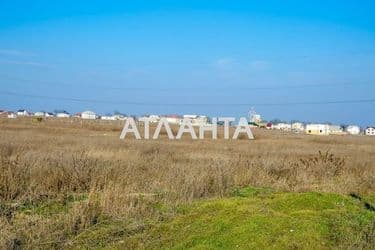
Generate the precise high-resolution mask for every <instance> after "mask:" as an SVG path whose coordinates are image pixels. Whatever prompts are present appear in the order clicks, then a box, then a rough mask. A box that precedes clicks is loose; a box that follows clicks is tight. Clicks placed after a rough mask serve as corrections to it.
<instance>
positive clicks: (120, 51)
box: [0, 0, 375, 126]
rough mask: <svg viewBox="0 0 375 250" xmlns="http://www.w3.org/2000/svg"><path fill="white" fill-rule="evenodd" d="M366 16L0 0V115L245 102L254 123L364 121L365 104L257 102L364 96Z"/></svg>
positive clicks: (335, 7) (293, 9)
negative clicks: (4, 112) (257, 119)
mask: <svg viewBox="0 0 375 250" xmlns="http://www.w3.org/2000/svg"><path fill="white" fill-rule="evenodd" d="M374 11H375V3H374V2H373V1H309V2H307V1H276V0H274V1H189V3H182V1H131V2H130V1H37V0H36V1H1V2H0V20H1V22H0V86H1V89H0V109H13V110H15V109H18V108H29V109H31V110H33V111H38V110H54V109H66V110H68V111H70V112H72V113H74V112H78V111H82V110H86V109H90V110H95V111H97V112H100V113H108V112H109V113H110V112H113V111H114V110H119V111H122V112H124V113H128V114H138V115H140V114H146V113H161V114H167V113H180V114H183V113H202V114H208V115H211V116H224V115H225V116H241V115H246V114H247V112H248V110H249V109H250V108H251V107H252V106H254V107H255V109H256V110H257V111H258V112H259V113H261V114H262V115H263V116H264V117H265V118H266V119H272V118H280V119H284V120H292V119H296V120H304V121H320V122H324V121H331V122H335V123H358V124H360V125H362V126H365V125H370V124H374V123H375V115H374V108H375V103H373V102H372V103H340V104H326V105H317V104H315V105H313V104H294V105H291V104H289V105H261V104H287V103H311V102H325V101H347V100H349V101H350V100H364V99H365V100H367V99H375V70H374V69H375V15H373V13H374ZM9 93H11V94H9ZM37 96H39V98H37ZM55 97H56V98H55ZM59 98H65V99H59ZM72 99H75V100H86V101H82V102H78V101H73V100H72ZM136 104H141V105H136ZM167 104H169V105H167ZM183 104H211V105H183ZM225 104H249V105H225Z"/></svg>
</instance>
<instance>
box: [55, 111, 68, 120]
mask: <svg viewBox="0 0 375 250" xmlns="http://www.w3.org/2000/svg"><path fill="white" fill-rule="evenodd" d="M56 117H57V118H69V117H70V114H69V113H68V112H67V111H65V110H63V111H58V112H56Z"/></svg>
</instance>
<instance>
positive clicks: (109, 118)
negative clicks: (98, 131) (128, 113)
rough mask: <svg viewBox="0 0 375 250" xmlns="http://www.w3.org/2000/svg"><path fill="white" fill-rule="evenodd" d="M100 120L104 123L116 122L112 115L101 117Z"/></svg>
mask: <svg viewBox="0 0 375 250" xmlns="http://www.w3.org/2000/svg"><path fill="white" fill-rule="evenodd" d="M100 119H101V120H105V121H116V117H115V116H114V115H102V116H101V117H100Z"/></svg>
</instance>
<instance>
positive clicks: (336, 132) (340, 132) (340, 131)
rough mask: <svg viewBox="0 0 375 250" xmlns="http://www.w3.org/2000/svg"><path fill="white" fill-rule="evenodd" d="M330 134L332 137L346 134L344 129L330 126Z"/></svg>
mask: <svg viewBox="0 0 375 250" xmlns="http://www.w3.org/2000/svg"><path fill="white" fill-rule="evenodd" d="M329 134H330V135H343V134H346V133H345V132H344V129H343V128H342V127H341V126H338V125H329Z"/></svg>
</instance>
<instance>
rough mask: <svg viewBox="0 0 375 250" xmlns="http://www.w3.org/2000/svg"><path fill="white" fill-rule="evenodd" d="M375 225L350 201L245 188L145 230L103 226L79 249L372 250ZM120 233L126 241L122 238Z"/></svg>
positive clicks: (82, 238) (81, 241)
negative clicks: (337, 249) (346, 249)
mask: <svg viewBox="0 0 375 250" xmlns="http://www.w3.org/2000/svg"><path fill="white" fill-rule="evenodd" d="M374 219H375V213H374V212H373V211H370V210H369V209H366V207H365V206H364V204H363V201H360V200H358V199H355V198H353V197H350V196H342V195H338V194H322V193H312V192H310V193H279V192H273V191H272V190H270V189H257V188H246V189H237V190H234V191H233V195H232V197H230V198H224V199H212V200H204V201H199V202H196V203H194V204H192V205H187V206H184V207H180V208H179V209H178V213H177V216H175V217H174V218H173V219H171V220H168V221H164V222H157V223H150V224H149V225H148V226H146V227H144V228H143V229H142V230H137V231H134V232H131V229H129V228H128V229H126V230H125V229H124V228H122V229H121V230H120V229H119V228H118V227H116V226H114V225H103V226H102V227H98V228H96V229H93V230H90V232H88V233H87V234H83V235H80V239H78V240H77V241H76V243H77V244H89V245H90V246H91V247H95V246H96V247H98V246H104V245H106V244H107V243H108V242H109V241H110V240H109V241H108V239H107V240H106V238H108V237H113V235H117V236H116V237H115V238H112V240H115V241H116V242H114V243H112V247H114V248H147V249H150V248H153V249H159V248H174V249H186V248H195V249H233V248H239V249H259V248H274V249H280V248H281V249H329V248H332V247H335V246H336V247H337V246H339V247H355V248H357V247H359V248H366V247H368V248H371V245H372V244H373V243H374V242H373V241H374V239H373V237H374V235H375V234H374V231H373V230H374V228H373V223H374ZM117 226H120V227H121V225H120V224H118V225H117ZM124 226H125V225H124ZM128 227H129V226H128ZM119 232H123V233H124V235H122V237H118V236H119ZM120 234H121V233H120ZM103 241H104V242H106V243H105V244H103V243H104V242H103ZM112 242H113V241H112Z"/></svg>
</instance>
